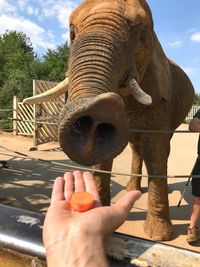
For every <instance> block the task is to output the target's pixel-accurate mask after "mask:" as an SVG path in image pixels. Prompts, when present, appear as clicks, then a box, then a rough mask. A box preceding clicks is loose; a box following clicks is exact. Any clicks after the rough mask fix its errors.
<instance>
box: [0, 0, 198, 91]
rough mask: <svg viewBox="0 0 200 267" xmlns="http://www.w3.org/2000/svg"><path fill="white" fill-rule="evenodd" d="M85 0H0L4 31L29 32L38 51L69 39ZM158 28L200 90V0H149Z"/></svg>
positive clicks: (166, 47)
mask: <svg viewBox="0 0 200 267" xmlns="http://www.w3.org/2000/svg"><path fill="white" fill-rule="evenodd" d="M80 2H81V0H0V35H1V34H3V33H4V32H5V31H6V30H17V31H22V32H24V33H26V35H27V36H28V37H29V38H30V41H31V43H32V45H33V47H34V51H35V52H36V53H37V54H39V55H40V56H42V54H44V53H45V51H46V49H47V48H51V49H53V48H56V46H57V45H60V44H62V43H64V42H65V41H66V40H68V41H69V28H68V19H69V16H70V14H71V12H72V11H73V9H75V8H76V7H77V6H78V4H79V3H80ZM147 2H148V4H149V6H150V8H151V11H152V14H153V19H154V30H155V32H156V34H157V36H158V39H159V40H160V42H161V45H162V47H163V49H164V51H165V53H166V55H167V56H168V57H169V58H171V59H172V60H173V61H175V62H176V63H177V64H178V65H180V66H181V68H183V69H184V71H185V72H186V73H187V74H188V76H189V78H190V79H191V81H192V83H193V85H194V88H195V91H196V93H199V94H200V15H199V13H200V1H199V0H192V1H190V0H167V1H165V0H147Z"/></svg>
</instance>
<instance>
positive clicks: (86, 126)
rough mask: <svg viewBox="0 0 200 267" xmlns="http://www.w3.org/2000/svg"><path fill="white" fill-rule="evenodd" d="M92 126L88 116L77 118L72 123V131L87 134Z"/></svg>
mask: <svg viewBox="0 0 200 267" xmlns="http://www.w3.org/2000/svg"><path fill="white" fill-rule="evenodd" d="M92 125H93V120H92V119H91V118H90V117H89V116H84V117H81V118H79V119H78V120H76V121H75V123H74V131H75V132H76V133H80V134H87V133H88V132H90V130H91V128H92Z"/></svg>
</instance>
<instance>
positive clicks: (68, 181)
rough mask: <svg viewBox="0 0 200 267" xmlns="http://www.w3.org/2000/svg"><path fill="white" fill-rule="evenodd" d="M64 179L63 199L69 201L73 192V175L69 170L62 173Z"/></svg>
mask: <svg viewBox="0 0 200 267" xmlns="http://www.w3.org/2000/svg"><path fill="white" fill-rule="evenodd" d="M64 180H65V189H64V196H65V200H66V201H69V200H70V198H71V195H72V194H73V192H74V175H73V174H72V173H71V172H66V173H65V174H64Z"/></svg>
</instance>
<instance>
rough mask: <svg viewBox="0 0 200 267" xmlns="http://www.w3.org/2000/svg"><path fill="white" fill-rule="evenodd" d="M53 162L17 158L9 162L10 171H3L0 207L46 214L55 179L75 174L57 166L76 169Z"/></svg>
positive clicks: (0, 175)
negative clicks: (64, 174) (70, 173)
mask: <svg viewBox="0 0 200 267" xmlns="http://www.w3.org/2000/svg"><path fill="white" fill-rule="evenodd" d="M53 162H54V164H52V163H51V162H48V161H43V160H33V159H28V158H17V157H16V158H13V159H11V160H9V161H8V168H0V203H1V204H6V205H10V206H13V207H18V208H23V209H26V210H30V211H35V212H45V211H46V209H47V207H48V206H49V202H50V197H51V191H52V186H53V181H54V179H55V178H56V177H58V176H60V175H61V176H62V175H63V173H64V172H66V171H70V170H72V169H69V168H67V167H64V166H59V165H56V163H58V164H59V163H63V164H73V165H76V164H75V163H74V162H71V161H70V160H57V161H56V160H54V161H53ZM77 166H78V165H77Z"/></svg>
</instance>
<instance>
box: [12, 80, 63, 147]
mask: <svg viewBox="0 0 200 267" xmlns="http://www.w3.org/2000/svg"><path fill="white" fill-rule="evenodd" d="M57 84H58V83H56V82H49V81H40V80H34V81H33V95H38V94H40V93H43V92H45V91H47V90H49V89H50V88H52V87H54V86H56V85H57ZM64 104H65V95H61V96H59V97H57V98H56V99H54V100H52V101H49V102H46V103H42V104H36V105H26V104H23V103H22V102H18V100H17V98H16V97H14V99H13V118H14V120H13V132H14V134H15V135H32V136H33V146H34V148H37V146H38V145H41V144H44V143H48V142H51V141H57V140H58V130H57V129H58V127H57V122H58V114H59V112H60V110H61V108H62V107H63V106H64Z"/></svg>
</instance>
